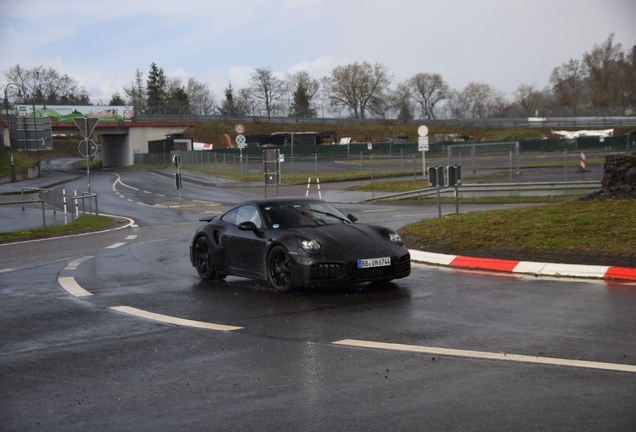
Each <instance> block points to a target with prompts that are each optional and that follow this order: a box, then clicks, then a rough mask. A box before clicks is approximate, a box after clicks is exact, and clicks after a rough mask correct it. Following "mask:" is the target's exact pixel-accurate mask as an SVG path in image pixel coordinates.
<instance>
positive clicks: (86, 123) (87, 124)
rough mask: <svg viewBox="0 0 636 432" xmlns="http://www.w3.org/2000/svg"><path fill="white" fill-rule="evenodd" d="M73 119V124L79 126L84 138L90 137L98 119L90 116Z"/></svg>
mask: <svg viewBox="0 0 636 432" xmlns="http://www.w3.org/2000/svg"><path fill="white" fill-rule="evenodd" d="M73 120H74V121H75V124H76V125H77V127H78V128H79V130H80V132H81V133H82V135H83V136H84V138H86V139H88V138H90V137H91V135H92V134H93V131H94V130H95V126H96V125H97V122H98V121H99V119H98V118H97V117H90V118H86V117H75V118H74V119H73Z"/></svg>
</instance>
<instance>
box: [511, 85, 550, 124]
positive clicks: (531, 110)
mask: <svg viewBox="0 0 636 432" xmlns="http://www.w3.org/2000/svg"><path fill="white" fill-rule="evenodd" d="M513 98H514V99H513V103H514V104H515V107H516V108H517V109H518V111H520V113H521V115H524V116H528V117H532V116H534V115H535V114H536V112H537V111H538V110H539V108H541V107H542V106H543V105H544V104H545V101H546V98H545V94H544V93H543V92H541V91H540V90H539V89H538V88H537V87H536V86H535V85H534V84H520V85H519V87H517V89H516V90H515V91H514V92H513Z"/></svg>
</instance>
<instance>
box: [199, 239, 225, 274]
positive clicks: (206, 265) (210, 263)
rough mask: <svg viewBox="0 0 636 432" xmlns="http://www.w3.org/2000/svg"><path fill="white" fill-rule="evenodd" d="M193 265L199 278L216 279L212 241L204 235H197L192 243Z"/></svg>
mask: <svg viewBox="0 0 636 432" xmlns="http://www.w3.org/2000/svg"><path fill="white" fill-rule="evenodd" d="M194 267H195V268H196V269H197V273H199V277H200V278H201V279H206V280H209V279H217V278H218V277H219V275H218V274H217V272H216V269H215V267H214V255H213V252H212V243H210V240H208V238H207V237H206V236H201V237H199V238H198V239H197V240H196V242H195V243H194Z"/></svg>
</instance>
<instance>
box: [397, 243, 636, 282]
mask: <svg viewBox="0 0 636 432" xmlns="http://www.w3.org/2000/svg"><path fill="white" fill-rule="evenodd" d="M409 252H410V254H411V260H412V261H414V262H421V263H424V264H434V265H440V266H447V267H453V268H463V269H469V270H487V271H496V272H505V273H514V274H526V275H534V276H553V277H569V278H586V279H603V280H615V281H636V269H635V268H629V267H613V266H598V265H581V264H555V263H541V262H532V261H516V260H504V259H495V258H475V257H466V256H460V255H446V254H440V253H433V252H425V251H419V250H414V249H409Z"/></svg>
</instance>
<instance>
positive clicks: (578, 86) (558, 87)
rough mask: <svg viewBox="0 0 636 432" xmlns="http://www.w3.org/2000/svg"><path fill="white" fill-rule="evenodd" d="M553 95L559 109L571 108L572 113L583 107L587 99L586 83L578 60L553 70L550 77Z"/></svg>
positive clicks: (572, 60)
mask: <svg viewBox="0 0 636 432" xmlns="http://www.w3.org/2000/svg"><path fill="white" fill-rule="evenodd" d="M550 83H551V84H552V94H553V95H554V99H555V102H556V105H557V106H558V107H569V108H571V109H572V113H573V114H574V115H576V111H577V109H578V108H579V107H581V106H582V105H583V100H584V97H585V82H584V80H583V70H582V68H581V63H580V62H579V61H578V60H574V59H570V61H569V62H568V63H563V64H562V65H561V66H559V67H556V68H554V69H553V70H552V74H551V75H550Z"/></svg>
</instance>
